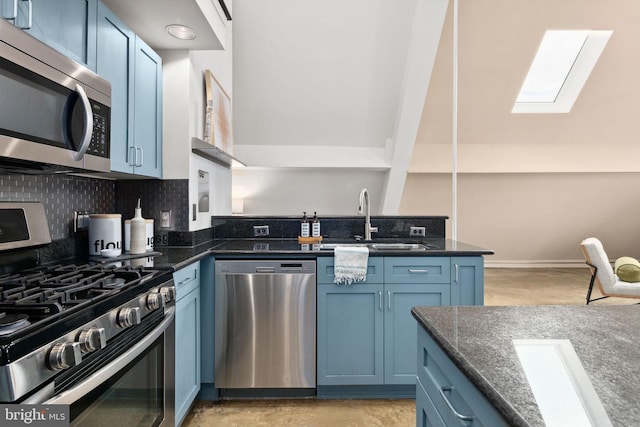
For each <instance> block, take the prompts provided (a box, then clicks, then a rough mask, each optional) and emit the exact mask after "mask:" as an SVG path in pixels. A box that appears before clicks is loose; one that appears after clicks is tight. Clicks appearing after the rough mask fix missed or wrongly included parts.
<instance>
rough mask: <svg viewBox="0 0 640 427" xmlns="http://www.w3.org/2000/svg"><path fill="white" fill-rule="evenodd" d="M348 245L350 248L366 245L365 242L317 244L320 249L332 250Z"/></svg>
mask: <svg viewBox="0 0 640 427" xmlns="http://www.w3.org/2000/svg"><path fill="white" fill-rule="evenodd" d="M338 246H339V247H350V248H354V247H355V248H357V247H367V245H366V244H364V243H320V246H318V249H320V250H333V249H335V248H337V247H338Z"/></svg>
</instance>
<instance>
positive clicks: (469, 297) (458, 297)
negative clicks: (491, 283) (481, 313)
mask: <svg viewBox="0 0 640 427" xmlns="http://www.w3.org/2000/svg"><path fill="white" fill-rule="evenodd" d="M483 304H484V258H483V257H481V256H466V257H465V256H458V257H451V305H483Z"/></svg>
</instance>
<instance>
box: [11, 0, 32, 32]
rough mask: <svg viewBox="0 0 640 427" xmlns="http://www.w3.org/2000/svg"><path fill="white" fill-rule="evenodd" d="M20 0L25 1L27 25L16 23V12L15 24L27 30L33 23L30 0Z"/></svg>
mask: <svg viewBox="0 0 640 427" xmlns="http://www.w3.org/2000/svg"><path fill="white" fill-rule="evenodd" d="M22 1H26V2H27V25H18V24H17V22H18V16H17V14H16V20H15V22H16V26H17V27H18V28H20V29H22V30H28V29H30V28H31V25H32V24H33V14H32V13H31V10H32V7H31V6H32V5H31V0H22Z"/></svg>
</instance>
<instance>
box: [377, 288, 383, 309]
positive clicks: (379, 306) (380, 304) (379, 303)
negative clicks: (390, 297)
mask: <svg viewBox="0 0 640 427" xmlns="http://www.w3.org/2000/svg"><path fill="white" fill-rule="evenodd" d="M378 298H379V299H378V309H379V310H380V311H382V291H378Z"/></svg>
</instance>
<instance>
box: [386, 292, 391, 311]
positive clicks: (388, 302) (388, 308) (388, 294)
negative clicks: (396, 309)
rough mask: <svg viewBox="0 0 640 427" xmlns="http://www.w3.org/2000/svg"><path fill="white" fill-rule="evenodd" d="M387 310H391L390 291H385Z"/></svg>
mask: <svg viewBox="0 0 640 427" xmlns="http://www.w3.org/2000/svg"><path fill="white" fill-rule="evenodd" d="M387 310H389V311H391V292H390V291H387Z"/></svg>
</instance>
